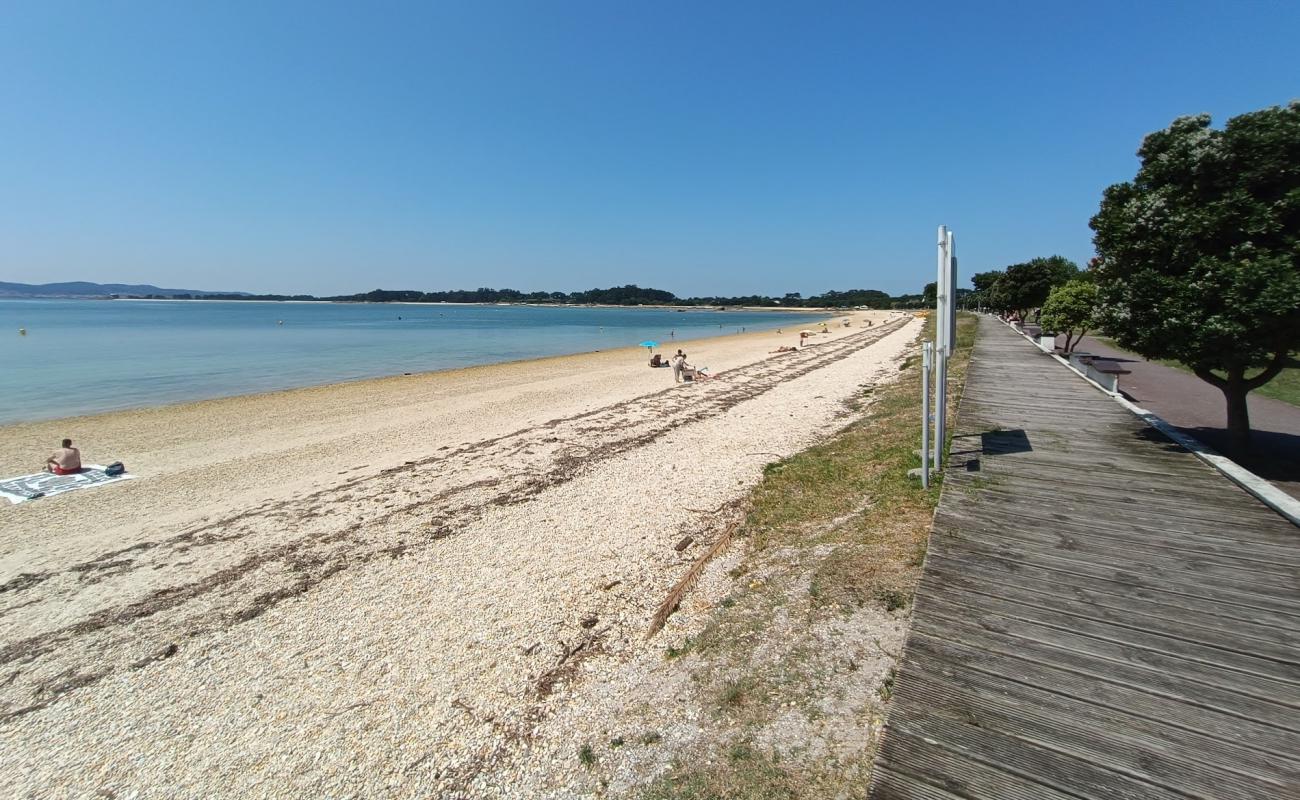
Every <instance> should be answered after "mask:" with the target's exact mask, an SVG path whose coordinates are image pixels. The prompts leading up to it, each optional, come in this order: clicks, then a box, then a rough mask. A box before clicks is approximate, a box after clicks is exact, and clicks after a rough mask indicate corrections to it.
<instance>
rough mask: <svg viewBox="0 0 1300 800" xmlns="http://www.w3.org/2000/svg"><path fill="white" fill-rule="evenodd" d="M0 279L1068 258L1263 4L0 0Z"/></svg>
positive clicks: (1272, 54)
mask: <svg viewBox="0 0 1300 800" xmlns="http://www.w3.org/2000/svg"><path fill="white" fill-rule="evenodd" d="M0 19H3V23H2V24H0V75H2V76H3V80H0V280H14V281H26V282H46V281H54V280H92V281H103V282H108V281H113V282H145V283H155V284H158V285H163V286H168V287H182V288H199V289H235V290H246V291H256V292H290V291H294V292H297V291H302V292H311V293H318V294H328V293H337V292H353V291H365V290H369V289H372V288H377V287H383V288H390V289H396V288H419V289H450V288H474V287H478V286H493V287H507V286H509V287H514V288H519V289H525V290H535V289H562V290H571V289H584V288H591V287H593V286H607V285H614V284H624V283H639V284H641V285H642V286H647V285H648V286H655V287H659V288H666V289H669V290H671V291H674V292H677V293H678V294H681V295H688V294H715V293H721V294H745V293H751V292H759V293H776V294H780V293H785V292H789V291H799V292H803V293H805V294H810V293H815V292H820V291H824V290H826V289H831V288H836V289H847V288H878V289H883V290H885V291H889V292H892V293H900V292H909V291H918V290H919V288H920V286H921V285H922V284H923V283H924V282H926V281H927V280H931V279H932V276H931V272H932V269H933V263H934V258H933V241H934V229H935V226H936V225H938V224H940V223H945V224H948V225H949V226H951V227H952V228H954V229H955V231H956V232H957V237H958V246H959V253H960V255H961V270H962V273H963V277H967V276H969V274H971V273H972V272H976V271H983V270H986V269H993V268H1000V267H1002V266H1005V265H1006V264H1009V263H1015V262H1017V261H1023V260H1026V259H1029V258H1031V257H1034V256H1038V255H1049V254H1052V253H1061V254H1063V255H1066V256H1068V257H1070V258H1073V259H1075V260H1076V261H1079V262H1080V263H1083V262H1084V261H1086V260H1087V259H1088V258H1089V257H1090V256H1091V254H1092V247H1091V232H1090V231H1089V230H1088V227H1087V222H1088V218H1089V217H1090V216H1091V215H1092V214H1093V213H1094V212H1095V210H1096V207H1097V203H1098V201H1099V199H1100V196H1101V191H1102V189H1103V188H1104V187H1105V186H1107V185H1108V184H1111V183H1114V182H1117V181H1121V180H1126V179H1129V178H1131V177H1132V175H1133V173H1134V172H1135V171H1136V168H1137V160H1136V158H1135V156H1134V152H1135V151H1136V149H1137V147H1138V145H1139V144H1140V142H1141V139H1142V136H1143V135H1144V134H1146V133H1148V132H1150V131H1152V130H1156V129H1159V128H1162V127H1164V126H1166V125H1168V123H1169V122H1170V121H1171V120H1172V119H1173V118H1174V117H1176V116H1179V115H1183V114H1192V113H1200V112H1208V113H1210V114H1212V115H1213V116H1214V118H1215V121H1216V124H1219V123H1222V121H1223V120H1224V119H1226V118H1227V117H1228V116H1232V115H1234V114H1239V113H1242V112H1245V111H1250V110H1254V109H1257V108H1261V107H1264V106H1268V105H1275V104H1279V103H1285V102H1287V101H1288V100H1291V99H1293V98H1296V97H1300V58H1297V57H1296V45H1295V42H1296V40H1297V35H1298V34H1300V4H1297V3H1280V2H1267V3H1265V2H1233V3H1229V2H1218V3H1205V2H1178V3H1165V2H1134V1H1133V0H1129V2H1124V3H1111V2H1089V3H1086V4H1085V3H998V2H992V3H962V4H952V5H945V4H905V3H890V4H883V3H882V4H870V3H866V2H855V3H842V4H841V3H796V2H791V3H785V4H774V3H760V2H737V3H701V2H672V1H669V2H654V3H631V2H617V1H614V2H611V1H610V0H605V1H604V2H562V1H561V2H540V0H539V1H538V2H519V3H496V2H486V1H483V2H464V3H454V4H436V3H410V4H404V3H374V2H372V3H355V4H347V5H345V4H338V3H328V2H302V3H262V2H221V3H213V4H210V5H201V4H199V3H172V2H167V3H162V2H159V3H146V2H107V1H106V2H93V3H92V2H87V3H62V2H44V1H42V2H30V3H23V4H9V3H0Z"/></svg>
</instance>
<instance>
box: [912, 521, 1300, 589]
mask: <svg viewBox="0 0 1300 800" xmlns="http://www.w3.org/2000/svg"><path fill="white" fill-rule="evenodd" d="M938 520H939V518H938V516H936V522H937V521H938ZM936 544H939V545H940V546H942V547H943V550H942V552H945V553H954V552H958V551H960V550H964V549H971V550H976V551H987V550H992V551H994V552H1001V553H1005V554H1008V555H1009V556H1014V557H1015V558H1017V559H1022V560H1024V561H1026V562H1027V563H1039V562H1048V563H1057V564H1071V565H1074V566H1076V567H1078V568H1080V569H1098V570H1106V571H1109V573H1110V574H1112V575H1114V576H1116V577H1119V578H1121V579H1124V580H1129V581H1132V582H1133V583H1139V584H1140V583H1152V584H1156V583H1158V584H1160V585H1164V586H1172V587H1183V588H1186V589H1189V590H1190V589H1193V588H1195V587H1197V586H1203V587H1206V588H1207V589H1212V590H1213V591H1215V592H1222V593H1224V594H1225V595H1226V596H1230V597H1240V598H1241V600H1240V602H1241V603H1243V604H1247V605H1250V604H1258V605H1260V606H1261V607H1263V608H1276V609H1277V610H1279V611H1282V612H1289V611H1297V610H1300V608H1297V606H1296V604H1295V603H1294V602H1293V601H1292V598H1294V597H1295V595H1296V591H1295V590H1293V589H1291V588H1289V587H1287V586H1277V585H1275V583H1274V582H1270V581H1267V580H1264V579H1263V578H1262V577H1258V576H1254V575H1250V574H1246V575H1243V574H1242V571H1241V570H1232V569H1223V568H1219V567H1218V566H1217V565H1213V564H1205V563H1200V564H1198V565H1197V566H1196V569H1194V570H1189V569H1180V566H1182V565H1181V564H1180V563H1178V562H1177V561H1176V560H1169V559H1160V558H1158V557H1157V558H1149V557H1138V555H1137V554H1134V557H1132V558H1125V557H1124V554H1123V553H1121V552H1111V553H1095V552H1087V551H1083V550H1080V549H1077V548H1075V549H1068V548H1063V547H1057V546H1055V545H1054V544H1052V543H1047V542H1041V541H1040V542H1035V541H1033V539H1032V538H1029V537H1015V538H1013V537H1011V536H1010V535H1007V534H999V533H985V532H983V531H980V530H975V529H972V530H966V529H962V530H960V531H952V532H949V533H946V534H944V540H943V541H940V540H938V539H936Z"/></svg>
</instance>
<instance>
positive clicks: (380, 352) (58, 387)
mask: <svg viewBox="0 0 1300 800" xmlns="http://www.w3.org/2000/svg"><path fill="white" fill-rule="evenodd" d="M399 317H400V319H399ZM807 319H808V317H807V315H804V314H798V313H789V312H772V313H769V312H744V311H727V312H720V311H687V312H685V313H682V312H676V311H671V310H663V309H641V308H626V309H624V308H551V307H533V306H449V305H440V304H439V305H392V304H386V305H380V304H373V305H372V304H350V303H349V304H335V303H266V302H213V301H202V302H196V301H190V302H186V301H174V302H156V301H145V300H138V301H137V300H0V343H2V344H0V422H18V421H25V420H34V419H51V418H56V417H66V416H73V415H78V414H93V413H98V412H101V411H114V410H118V409H123V408H138V407H142V406H154V405H162V404H165V403H176V402H183V401H188V400H201V399H207V398H212V397H228V396H231V395H239V394H248V393H250V392H262V391H269V390H273V389H288V388H293V387H297V386H312V385H318V384H324V383H335V382H338V381H347V380H356V379H358V378H373V377H380V376H384V375H400V374H402V373H404V372H425V371H428V370H439V369H452V368H456V367H465V366H472V365H477V364H492V363H497V362H501V361H513V360H516V359H526V358H537V357H540V356H551V355H560V354H564V353H579V352H587V351H591V350H608V349H612V348H618V347H628V346H631V345H636V344H638V343H639V342H641V341H644V340H647V339H653V340H657V341H659V342H660V343H661V349H665V350H666V349H668V348H669V346H670V345H672V344H673V343H674V342H678V341H683V340H689V339H692V338H699V337H704V336H717V335H720V334H727V333H738V332H740V330H741V329H742V328H745V329H748V330H759V329H764V328H779V327H783V326H785V327H794V326H795V325H796V324H799V323H806V320H807ZM279 323H283V324H279ZM19 328H25V329H26V330H27V335H26V336H20V335H19V334H18V329H19ZM670 352H671V351H670Z"/></svg>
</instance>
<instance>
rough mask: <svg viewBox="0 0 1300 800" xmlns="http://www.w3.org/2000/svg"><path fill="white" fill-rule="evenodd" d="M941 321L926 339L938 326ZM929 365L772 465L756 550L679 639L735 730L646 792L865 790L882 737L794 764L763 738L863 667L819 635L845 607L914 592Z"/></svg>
mask: <svg viewBox="0 0 1300 800" xmlns="http://www.w3.org/2000/svg"><path fill="white" fill-rule="evenodd" d="M932 324H933V323H932V321H930V322H927V328H926V332H925V333H924V334H923V335H925V336H932V335H933V333H932V330H931V329H930V326H931V325H932ZM975 325H976V321H975V318H974V317H973V316H971V315H968V314H963V315H961V316H960V317H959V319H958V326H957V352H956V353H955V354H954V357H953V358H952V360H951V361H950V362H949V386H950V387H951V391H950V392H949V403H950V405H949V408H948V412H949V418H950V419H955V415H956V408H957V404H958V402H959V400H960V396H961V388H962V386H963V385H964V381H965V374H966V366H967V363H968V361H969V357H970V349H971V347H972V345H973V343H974V337H975ZM915 350H916V351H917V352H919V350H920V346H919V343H918V344H917V345H916V347H915ZM919 363H920V361H919V358H916V357H915V355H914V354H912V355H909V358H908V359H907V361H906V362H905V363H904V371H903V372H902V373H901V375H900V377H899V379H898V380H897V381H895V382H892V383H886V384H880V385H876V386H873V387H870V391H869V392H861V393H859V394H858V395H857V396H856V398H855V399H857V400H859V401H860V402H861V403H862V404H863V405H864V407H863V408H862V410H861V411H860V412H859V413H857V414H856V415H855V419H854V420H853V421H852V422H850V424H849V425H848V426H847V427H845V428H844V429H842V430H841V431H839V432H838V433H837V434H835V435H833V436H831V437H829V438H827V439H826V440H825V441H823V442H822V443H820V444H818V445H815V446H813V447H811V448H809V449H807V450H805V451H803V452H801V453H798V454H796V455H794V456H792V457H790V458H788V459H784V460H782V461H779V462H773V463H770V464H768V465H766V467H765V468H764V470H763V479H762V480H761V481H760V483H759V485H758V486H757V487H756V488H755V490H754V493H753V495H752V497H751V505H750V511H749V512H748V514H747V516H746V518H745V519H744V521H743V522H742V523H741V525H740V527H739V529H738V531H737V537H738V542H739V543H740V544H741V545H742V546H744V547H745V550H744V555H743V558H742V560H741V563H740V564H738V565H737V566H736V567H734V568H733V569H731V570H730V571H729V572H728V574H729V575H730V576H731V578H732V582H733V585H732V589H731V591H730V592H729V593H728V595H727V597H726V600H725V601H723V602H722V603H721V604H720V605H719V606H718V607H717V608H715V609H713V611H712V612H711V614H710V616H709V618H708V620H707V621H706V623H705V624H704V626H703V628H702V629H701V630H700V631H699V632H698V633H697V634H695V635H694V636H693V637H692V638H691V639H688V640H687V641H686V642H684V643H683V644H682V645H680V646H678V647H669V649H668V653H669V658H670V659H674V658H678V657H679V656H680V655H682V654H684V653H685V652H687V651H690V652H691V653H692V659H691V660H688V661H683V662H682V663H683V664H684V665H686V668H688V669H690V670H692V673H691V674H692V677H693V678H694V685H695V687H696V688H695V691H696V692H697V696H698V701H699V704H700V707H701V708H703V709H709V710H711V711H712V713H713V715H714V718H715V719H716V720H717V721H718V722H719V723H720V724H721V725H722V726H723V727H722V728H721V730H725V733H724V734H722V735H721V738H720V739H717V740H715V741H713V742H711V743H709V744H708V745H706V746H701V748H702V750H703V751H704V752H699V753H695V754H693V756H692V758H691V760H690V761H689V762H681V763H678V764H676V765H675V766H674V767H673V768H672V769H671V770H669V772H668V773H667V774H665V775H663V776H661V777H660V778H659V779H658V780H656V781H655V782H654V783H653V784H652V785H651V786H649V787H647V788H646V789H645V790H644V792H643V793H642V795H641V797H642V798H643V800H659V798H695V799H696V800H711V798H719V800H721V798H738V799H739V800H768V799H769V798H773V799H775V798H821V797H861V796H864V795H865V793H866V787H867V785H868V778H869V772H870V764H871V760H872V758H873V757H874V749H873V747H874V746H873V745H872V744H870V743H869V744H868V745H867V746H862V747H857V748H855V749H854V753H853V756H852V757H850V758H840V757H836V758H830V759H821V760H819V759H808V758H798V757H794V756H789V757H787V758H786V759H785V760H782V759H781V758H779V757H778V753H777V752H776V751H774V750H771V749H770V748H768V747H758V746H757V745H755V744H754V742H758V741H763V740H764V739H763V738H761V737H759V736H757V734H758V733H759V732H760V731H764V730H770V729H769V728H765V726H767V725H769V724H772V723H773V722H774V721H775V720H777V719H778V718H781V719H785V718H786V717H784V716H783V715H790V714H792V713H793V714H797V715H800V716H801V717H802V718H803V719H806V720H810V721H815V720H817V719H819V718H820V717H821V716H823V715H824V714H826V713H828V712H827V711H826V710H824V709H827V708H829V709H831V712H830V713H835V712H834V703H833V702H831V703H830V704H829V705H827V701H828V698H832V697H833V696H835V694H836V693H837V692H839V691H841V688H842V685H843V681H844V676H845V675H846V674H849V673H850V672H855V671H856V670H858V666H857V664H856V663H852V662H851V660H850V659H847V658H841V659H839V662H838V663H832V662H835V659H834V658H833V654H832V655H831V656H828V648H827V646H826V642H825V641H823V640H818V639H816V638H815V636H816V635H817V634H815V633H813V632H812V631H814V630H815V629H821V630H825V629H826V626H832V627H833V626H834V625H835V624H842V623H838V622H837V620H840V619H844V618H845V616H844V615H846V614H853V613H859V612H862V613H868V612H871V610H872V609H874V610H875V611H874V612H872V613H901V612H903V611H904V610H905V609H907V608H908V607H909V606H910V604H911V602H912V597H913V595H914V593H915V590H916V585H917V582H918V581H919V579H920V575H921V566H922V564H923V563H924V560H925V553H926V543H927V539H928V535H929V530H930V523H931V520H932V519H933V515H934V508H935V505H936V504H937V502H938V498H939V491H940V489H939V486H940V484H941V482H942V480H941V478H940V479H936V480H934V481H932V482H931V488H930V489H929V490H923V489H921V487H920V482H919V481H917V480H915V479H912V478H909V477H908V476H907V471H908V469H911V468H914V467H918V466H920V459H919V457H918V456H917V455H916V452H915V451H916V450H917V449H918V448H919V445H920V439H921V432H920V414H919V410H920V405H921V399H920V394H921V391H920V375H919V374H918V370H917V369H916V367H917V366H919ZM823 623H825V624H824V625H823ZM818 626H821V627H820V628H819V627H818ZM877 644H878V643H877ZM882 649H883V648H882ZM828 665H829V666H828ZM877 669H882V668H881V667H877ZM872 674H873V675H879V674H880V673H872ZM882 679H883V683H881V684H880V686H879V687H878V688H875V686H874V684H869V685H868V686H867V687H865V688H864V691H865V693H866V694H867V695H868V698H867V699H864V700H863V701H862V702H867V703H869V704H873V705H874V706H875V707H876V708H875V710H874V711H872V713H878V712H879V711H880V709H879V703H876V702H875V700H874V699H872V693H873V692H874V696H875V697H879V698H880V700H881V701H882V702H887V701H888V700H889V698H890V697H891V696H892V692H893V673H892V671H891V672H890V673H889V674H887V675H884V676H883V677H882ZM785 744H786V745H788V746H790V747H794V746H797V745H798V744H799V743H797V742H787V743H785ZM786 752H787V753H788V752H791V751H790V750H786Z"/></svg>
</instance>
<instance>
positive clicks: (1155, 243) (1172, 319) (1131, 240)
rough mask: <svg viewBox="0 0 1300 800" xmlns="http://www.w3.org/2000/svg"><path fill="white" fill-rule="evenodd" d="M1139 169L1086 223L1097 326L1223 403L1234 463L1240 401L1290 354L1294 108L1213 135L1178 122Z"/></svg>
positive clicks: (1298, 158)
mask: <svg viewBox="0 0 1300 800" xmlns="http://www.w3.org/2000/svg"><path fill="white" fill-rule="evenodd" d="M1138 156H1139V157H1140V158H1141V166H1140V167H1139V169H1138V172H1137V176H1136V177H1135V178H1134V179H1133V180H1132V181H1130V182H1127V183H1120V184H1116V185H1114V186H1111V187H1110V188H1108V189H1107V190H1106V191H1105V193H1104V195H1103V197H1102V201H1101V209H1100V210H1099V211H1098V212H1097V215H1096V216H1094V217H1093V218H1092V221H1091V223H1090V224H1091V226H1092V229H1093V231H1094V234H1095V235H1094V237H1093V243H1094V244H1095V246H1096V248H1097V254H1098V256H1099V258H1100V262H1099V263H1098V265H1097V267H1096V268H1095V272H1096V280H1097V286H1098V289H1099V290H1100V294H1101V322H1102V325H1103V326H1104V327H1105V328H1106V330H1107V331H1109V332H1110V333H1112V334H1113V335H1114V336H1115V338H1116V339H1117V340H1118V342H1119V343H1120V344H1121V345H1122V346H1124V347H1127V348H1129V349H1131V350H1134V351H1136V352H1138V353H1141V354H1142V355H1144V356H1146V357H1148V358H1172V359H1177V360H1179V361H1181V362H1183V363H1184V364H1186V365H1187V366H1189V367H1191V368H1192V370H1193V371H1194V372H1195V373H1196V375H1197V377H1199V378H1200V379H1201V380H1203V381H1205V382H1207V383H1209V384H1211V385H1213V386H1215V387H1217V388H1218V389H1219V390H1220V391H1221V392H1223V395H1224V398H1225V400H1226V403H1227V422H1228V434H1229V439H1230V446H1231V447H1233V448H1234V449H1236V450H1238V451H1241V450H1244V449H1246V448H1247V447H1248V446H1249V442H1250V416H1249V413H1248V411H1247V406H1246V396H1247V394H1248V393H1249V392H1250V391H1251V390H1253V389H1257V388H1259V387H1260V386H1262V385H1264V384H1265V383H1267V382H1268V381H1270V380H1272V379H1273V377H1274V376H1276V375H1277V374H1278V373H1279V372H1280V371H1281V370H1282V367H1283V366H1284V365H1285V364H1286V361H1287V358H1288V356H1289V354H1290V352H1291V351H1293V350H1295V349H1296V348H1297V347H1300V103H1297V102H1292V103H1291V104H1290V105H1288V106H1287V107H1286V108H1281V107H1278V106H1274V107H1272V108H1266V109H1263V110H1261V111H1255V112H1251V113H1248V114H1243V115H1241V116H1238V117H1233V118H1232V119H1230V120H1228V123H1227V125H1225V126H1224V128H1223V129H1222V130H1213V129H1211V128H1210V117H1209V116H1208V115H1204V114H1203V115H1200V116H1194V117H1181V118H1179V119H1176V120H1174V122H1173V124H1172V125H1170V126H1169V127H1168V128H1167V129H1165V130H1163V131H1157V132H1155V133H1152V134H1150V135H1148V136H1147V137H1146V139H1145V140H1143V142H1142V148H1141V149H1140V150H1139V151H1138ZM1256 370H1257V371H1256ZM1252 371H1253V372H1254V374H1248V373H1251V372H1252Z"/></svg>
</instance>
